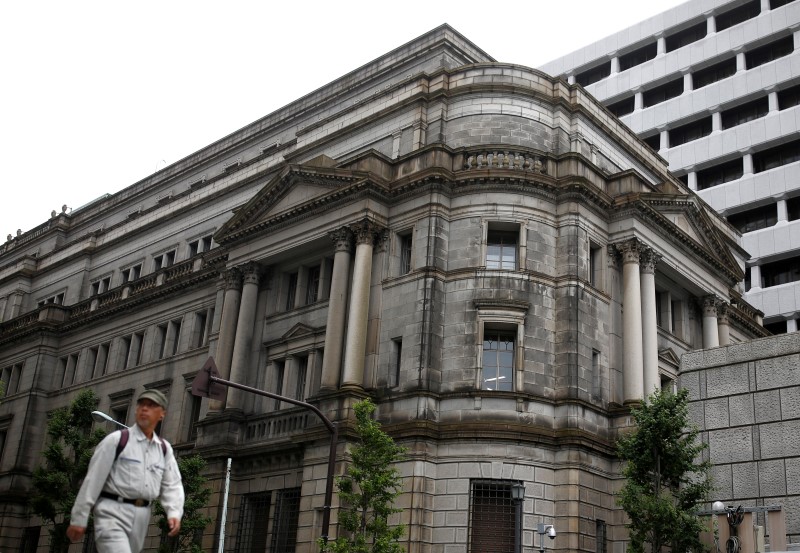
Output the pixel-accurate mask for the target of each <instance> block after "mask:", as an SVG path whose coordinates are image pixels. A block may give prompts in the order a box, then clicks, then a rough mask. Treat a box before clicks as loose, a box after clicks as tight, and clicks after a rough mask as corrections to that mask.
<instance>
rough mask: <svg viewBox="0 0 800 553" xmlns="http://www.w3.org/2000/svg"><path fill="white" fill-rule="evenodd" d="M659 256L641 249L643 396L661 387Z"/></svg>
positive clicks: (648, 250) (650, 250)
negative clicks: (658, 310)
mask: <svg viewBox="0 0 800 553" xmlns="http://www.w3.org/2000/svg"><path fill="white" fill-rule="evenodd" d="M659 259H661V256H660V255H658V254H657V253H656V252H654V251H653V250H652V249H650V248H647V249H645V250H644V251H642V254H641V257H640V260H641V265H640V269H641V285H642V356H643V360H644V396H645V397H647V396H648V395H650V394H652V393H653V390H654V389H660V388H661V377H660V376H659V375H658V320H657V317H656V313H657V311H656V277H655V272H656V264H657V263H658V261H659Z"/></svg>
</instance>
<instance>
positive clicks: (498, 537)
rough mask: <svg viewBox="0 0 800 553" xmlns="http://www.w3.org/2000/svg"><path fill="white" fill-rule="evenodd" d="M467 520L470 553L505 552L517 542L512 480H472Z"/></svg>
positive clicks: (512, 548)
mask: <svg viewBox="0 0 800 553" xmlns="http://www.w3.org/2000/svg"><path fill="white" fill-rule="evenodd" d="M471 491H472V494H471V495H472V497H471V502H470V521H469V551H470V553H508V552H510V551H514V548H515V544H516V538H517V536H516V504H515V502H514V500H513V499H512V497H511V483H510V482H504V481H498V480H477V481H473V482H472V490H471Z"/></svg>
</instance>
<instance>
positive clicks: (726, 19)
mask: <svg viewBox="0 0 800 553" xmlns="http://www.w3.org/2000/svg"><path fill="white" fill-rule="evenodd" d="M760 13H761V0H753V1H752V2H748V3H747V4H743V5H741V6H739V7H738V8H733V9H732V10H728V11H726V12H724V13H721V14H719V15H717V16H715V17H714V22H715V23H716V27H717V32H720V31H724V30H725V29H728V28H730V27H733V26H734V25H738V24H739V23H744V22H745V21H747V20H748V19H753V18H754V17H758V14H760Z"/></svg>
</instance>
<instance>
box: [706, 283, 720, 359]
mask: <svg viewBox="0 0 800 553" xmlns="http://www.w3.org/2000/svg"><path fill="white" fill-rule="evenodd" d="M717 346H719V329H718V328H717V298H716V296H706V297H704V298H703V348H705V349H708V348H715V347H717Z"/></svg>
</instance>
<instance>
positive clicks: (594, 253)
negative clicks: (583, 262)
mask: <svg viewBox="0 0 800 553" xmlns="http://www.w3.org/2000/svg"><path fill="white" fill-rule="evenodd" d="M602 276H603V248H601V247H600V246H597V245H595V244H591V245H590V246H589V283H590V284H591V285H592V286H594V287H601V283H602Z"/></svg>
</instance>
